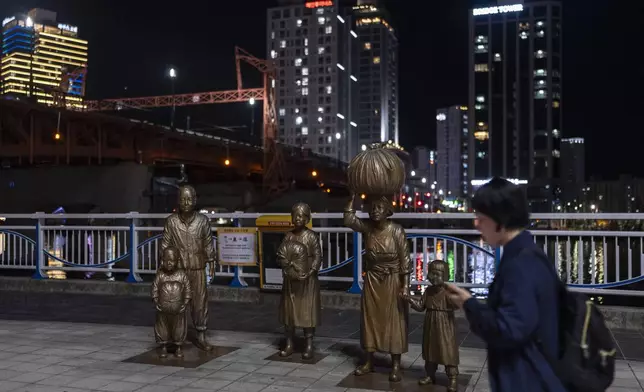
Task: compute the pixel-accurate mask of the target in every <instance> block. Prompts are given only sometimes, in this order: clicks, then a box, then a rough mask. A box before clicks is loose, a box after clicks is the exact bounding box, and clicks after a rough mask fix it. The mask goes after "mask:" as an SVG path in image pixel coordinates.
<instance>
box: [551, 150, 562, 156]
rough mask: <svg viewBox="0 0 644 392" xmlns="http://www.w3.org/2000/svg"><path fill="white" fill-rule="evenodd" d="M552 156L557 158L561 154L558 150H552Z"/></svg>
mask: <svg viewBox="0 0 644 392" xmlns="http://www.w3.org/2000/svg"><path fill="white" fill-rule="evenodd" d="M552 156H553V157H555V158H559V157H560V156H561V153H560V152H559V150H552Z"/></svg>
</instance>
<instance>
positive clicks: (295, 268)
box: [277, 203, 322, 359]
mask: <svg viewBox="0 0 644 392" xmlns="http://www.w3.org/2000/svg"><path fill="white" fill-rule="evenodd" d="M291 220H292V222H293V226H294V228H293V230H291V231H290V232H288V233H287V234H286V236H285V237H284V240H283V242H282V244H281V245H280V247H279V249H278V252H277V262H278V263H279V264H280V266H281V267H282V271H283V276H284V283H283V285H282V298H281V301H280V310H279V320H280V322H281V323H282V324H283V325H284V329H285V332H286V345H285V346H284V348H283V349H282V350H281V351H280V356H282V357H288V356H290V355H291V354H293V339H294V334H295V328H303V329H304V337H305V338H306V346H305V348H304V352H302V358H303V359H311V358H313V335H314V334H315V327H317V326H318V325H320V281H319V280H318V271H319V270H320V265H321V262H322V250H321V248H320V240H319V238H318V236H317V234H315V232H314V231H313V230H311V229H309V228H307V227H306V225H307V224H308V222H309V221H310V220H311V208H310V207H309V206H308V204H305V203H297V204H295V205H294V206H293V208H292V211H291Z"/></svg>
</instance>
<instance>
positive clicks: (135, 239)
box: [125, 212, 143, 283]
mask: <svg viewBox="0 0 644 392" xmlns="http://www.w3.org/2000/svg"><path fill="white" fill-rule="evenodd" d="M138 214H139V213H138V212H130V273H129V274H128V275H127V279H125V281H126V282H128V283H139V282H142V281H143V279H141V277H140V276H139V273H138V270H139V233H138V231H137V230H136V226H137V223H138V222H137V221H138V218H137V215H138Z"/></svg>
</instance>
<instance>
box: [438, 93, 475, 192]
mask: <svg viewBox="0 0 644 392" xmlns="http://www.w3.org/2000/svg"><path fill="white" fill-rule="evenodd" d="M468 124H469V120H468V112H467V107H466V106H460V105H456V106H450V107H449V108H445V109H438V110H437V111H436V147H437V148H436V159H437V168H436V177H437V180H436V181H437V182H438V187H439V188H440V189H443V190H444V192H445V193H447V194H451V195H452V196H454V197H466V196H467V195H468V193H469V189H470V175H469V171H468V166H469V162H468V146H469V144H470V141H469V137H468V135H469V130H468ZM480 137H483V136H482V135H480V134H478V135H477V138H480Z"/></svg>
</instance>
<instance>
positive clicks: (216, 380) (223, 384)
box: [0, 321, 644, 392]
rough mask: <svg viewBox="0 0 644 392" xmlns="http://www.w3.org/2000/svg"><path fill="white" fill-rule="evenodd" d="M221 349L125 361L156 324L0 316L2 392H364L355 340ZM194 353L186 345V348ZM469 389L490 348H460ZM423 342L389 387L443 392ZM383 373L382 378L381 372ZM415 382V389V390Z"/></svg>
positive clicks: (239, 342)
mask: <svg viewBox="0 0 644 392" xmlns="http://www.w3.org/2000/svg"><path fill="white" fill-rule="evenodd" d="M210 339H211V341H212V342H213V343H215V344H216V345H218V346H225V347H233V348H238V349H237V350H235V351H232V352H230V353H228V354H226V355H223V356H221V357H219V358H216V359H212V360H209V361H207V362H205V363H203V364H202V365H200V366H198V367H196V368H182V367H173V366H162V365H152V364H141V363H131V362H124V360H126V359H128V358H131V357H133V356H137V355H140V354H142V353H145V352H148V351H149V350H151V349H153V348H154V343H153V331H152V328H151V327H132V326H122V325H107V324H103V325H100V324H83V323H62V322H49V323H42V322H35V321H0V391H2V392H8V391H12V392H83V391H112V392H117V391H137V392H207V391H221V392H259V391H261V392H272V391H275V392H304V391H306V392H325V391H326V392H336V391H337V392H340V391H343V392H367V391H373V390H371V389H353V388H346V387H338V386H337V385H338V384H340V383H341V382H343V380H344V379H345V378H346V377H347V376H349V378H352V376H350V373H351V371H352V370H353V367H354V359H353V358H352V357H350V356H349V355H347V354H345V352H346V351H345V350H342V351H340V350H336V349H334V347H337V346H338V344H341V345H345V347H347V346H348V347H355V345H356V343H357V342H356V341H355V340H340V341H338V340H337V339H329V338H320V339H317V341H316V346H317V350H318V352H319V353H320V354H323V355H326V356H325V357H324V358H323V359H322V360H320V361H319V362H317V363H316V364H301V363H288V362H277V361H269V360H267V359H265V358H267V357H269V356H271V355H272V354H274V353H275V352H276V348H275V345H274V343H275V335H272V334H264V333H247V332H232V331H215V332H211V333H210ZM190 350H193V351H194V350H195V349H194V348H190V347H188V348H187V350H186V354H187V356H188V351H190ZM460 354H461V366H460V371H461V374H462V375H464V376H465V379H466V382H467V384H466V385H467V386H464V387H463V388H462V389H461V390H462V391H464V392H475V391H476V392H485V391H488V389H487V377H486V374H485V370H486V369H485V351H484V350H480V349H467V348H462V349H461V353H460ZM419 355H420V346H419V345H412V346H411V347H410V352H409V353H408V354H406V355H405V356H403V365H404V366H405V375H406V376H407V378H413V379H411V380H409V383H407V384H405V385H406V386H410V388H407V387H405V388H387V389H381V390H392V391H395V390H397V391H405V392H407V391H421V390H423V391H427V392H429V391H435V392H438V391H443V390H444V389H443V388H438V387H437V388H434V389H432V388H431V387H424V389H421V388H420V387H416V386H415V385H416V383H415V381H416V380H415V378H416V377H417V374H418V373H419V371H420V369H422V364H421V363H420V362H421V361H422V359H419ZM617 376H618V379H617V380H616V382H615V387H614V388H611V389H610V390H611V391H615V392H617V391H641V390H642V388H641V387H640V386H639V382H638V377H640V379H642V378H644V364H642V363H639V362H628V361H620V362H619V370H618V372H617ZM382 377H385V375H384V374H383V375H382ZM411 386H413V387H411Z"/></svg>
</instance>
